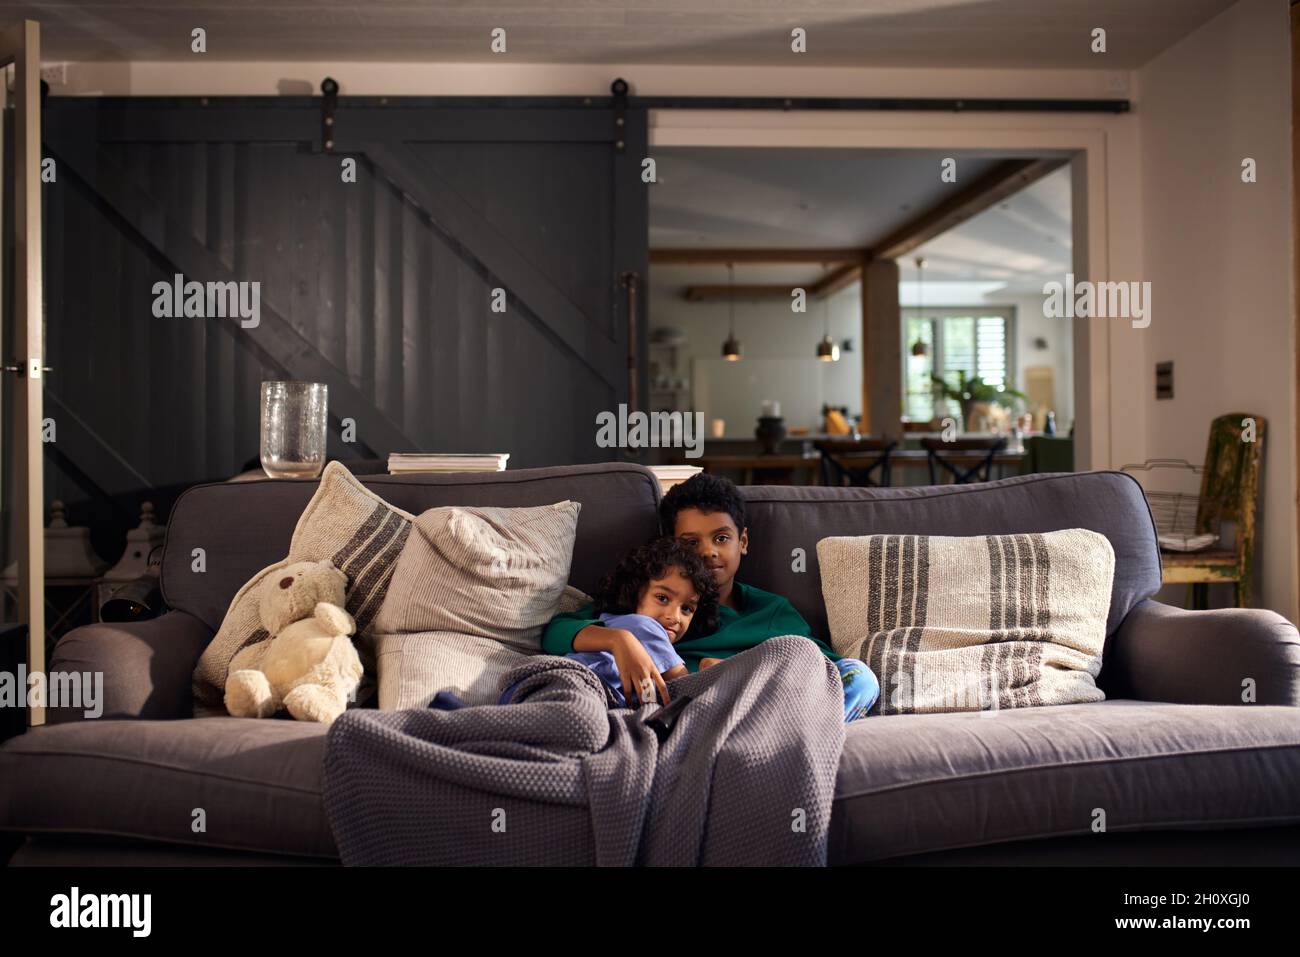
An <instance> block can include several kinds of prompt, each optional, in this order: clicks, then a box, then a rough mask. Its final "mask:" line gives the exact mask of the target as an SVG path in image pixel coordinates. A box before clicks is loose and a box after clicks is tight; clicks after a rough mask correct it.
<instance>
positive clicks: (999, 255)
mask: <svg viewBox="0 0 1300 957" xmlns="http://www.w3.org/2000/svg"><path fill="white" fill-rule="evenodd" d="M946 156H953V157H954V158H955V159H956V160H957V179H958V181H957V183H956V184H947V183H943V182H941V181H940V178H939V169H940V162H941V160H942V159H943V158H944V157H946ZM655 158H656V161H657V162H656V165H657V173H658V178H659V182H657V183H656V184H655V185H654V186H652V187H651V190H650V246H651V248H652V249H658V248H699V249H715V248H803V249H810V248H824V247H831V248H845V247H849V248H863V247H870V246H871V245H872V244H873V243H876V242H878V241H879V240H880V239H882V238H883V237H885V236H886V235H888V234H889V233H890V232H892V231H893V230H894V229H896V228H897V227H899V226H900V225H902V224H904V223H906V222H907V221H908V220H910V219H912V218H913V217H915V216H917V215H918V214H919V213H921V212H922V211H923V210H925V209H927V208H929V207H930V206H932V205H934V204H935V203H938V202H940V201H941V200H942V199H943V198H944V197H945V196H947V195H950V194H951V192H952V191H953V190H955V189H959V188H961V187H962V186H963V185H964V184H966V183H969V182H970V181H972V180H973V179H975V178H977V177H978V176H979V175H980V174H981V173H983V172H985V171H987V170H988V169H989V168H990V167H992V166H994V165H995V164H996V163H998V162H999V161H1001V160H1004V159H1011V158H1020V157H1012V156H1009V155H1007V154H997V155H990V154H988V153H987V152H973V151H953V150H945V151H937V150H850V149H844V150H822V149H806V148H793V149H687V148H674V149H660V150H656V151H655ZM918 255H921V256H924V257H925V259H926V269H925V278H926V286H927V288H929V287H930V286H931V284H932V283H942V282H963V283H970V282H986V283H997V284H998V285H999V286H1000V287H1001V286H1002V285H1003V284H1005V285H1006V287H1007V288H1010V289H1015V288H1026V289H1031V288H1034V287H1038V288H1041V285H1042V282H1043V281H1044V279H1045V278H1047V277H1050V276H1052V275H1056V276H1060V275H1061V274H1063V273H1064V272H1066V271H1067V270H1068V268H1069V259H1070V173H1069V169H1068V167H1062V168H1061V169H1060V170H1057V171H1056V172H1054V173H1052V174H1051V175H1049V176H1046V177H1044V178H1043V179H1041V180H1039V181H1037V182H1036V183H1034V184H1032V185H1031V186H1029V187H1028V188H1027V189H1024V190H1021V191H1020V192H1019V193H1016V194H1015V195H1014V196H1011V197H1008V198H1007V199H1006V200H1004V201H1003V202H1001V203H999V204H997V205H996V206H994V207H992V208H990V209H988V210H985V211H984V212H982V213H980V214H979V215H977V216H975V217H973V218H971V219H969V220H967V221H966V222H965V223H962V224H961V225H960V226H958V227H956V228H955V229H952V230H950V231H948V232H947V233H944V234H943V235H942V236H938V237H936V238H935V239H932V240H930V241H929V242H928V243H926V244H925V245H923V246H922V247H920V248H919V249H918V250H916V251H915V252H913V253H910V254H908V255H907V256H906V257H904V259H903V260H902V261H901V262H900V263H899V267H900V272H901V279H902V280H903V281H904V294H907V293H908V284H909V283H910V281H911V280H914V279H915V277H916V267H915V265H914V259H915V257H916V256H918ZM735 268H736V272H735V276H736V283H737V284H758V283H762V284H768V283H770V284H778V285H781V284H786V283H789V284H791V285H807V284H810V283H812V282H815V281H816V280H817V279H818V278H819V277H820V276H822V275H823V274H824V273H825V270H824V269H823V268H822V266H820V265H819V264H810V265H738V266H736V267H735ZM650 280H651V283H652V284H653V285H654V287H655V289H656V290H657V291H662V292H668V293H669V294H680V293H681V292H682V291H683V290H684V289H685V288H686V287H687V286H691V285H715V284H725V283H726V282H727V267H726V265H723V264H720V265H701V266H680V265H656V266H652V267H651V270H650ZM932 294H933V291H932ZM931 301H932V302H935V301H934V300H931ZM935 304H937V302H935Z"/></svg>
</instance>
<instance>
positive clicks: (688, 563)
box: [595, 537, 718, 636]
mask: <svg viewBox="0 0 1300 957" xmlns="http://www.w3.org/2000/svg"><path fill="white" fill-rule="evenodd" d="M672 568H676V569H677V570H678V571H680V572H681V573H682V576H683V577H684V578H685V579H686V580H687V581H688V582H690V583H691V585H692V586H693V587H694V588H695V592H696V594H698V595H699V596H700V600H699V602H698V604H697V605H696V607H695V614H694V615H693V616H692V617H691V624H690V627H689V628H688V629H687V632H688V633H689V634H690V635H692V636H694V635H701V634H703V635H707V634H710V633H711V632H713V631H715V630H716V629H717V627H718V586H717V584H716V583H715V582H714V581H713V575H712V574H711V573H710V572H709V569H708V567H707V566H706V565H705V564H704V560H703V559H702V558H700V556H699V555H698V554H696V552H695V549H693V548H691V547H690V546H688V545H684V544H683V543H682V542H680V541H678V540H677V539H675V538H669V537H664V538H657V539H655V540H654V541H653V542H650V543H649V544H648V545H641V546H639V547H637V548H634V549H632V551H630V552H628V553H627V554H626V555H624V556H623V557H622V559H620V560H619V563H618V564H617V565H616V566H615V567H614V570H613V571H612V572H610V573H609V574H608V575H606V576H605V577H604V578H603V579H601V582H600V585H599V586H598V587H597V588H596V596H595V608H596V614H597V615H603V614H606V613H608V614H611V615H630V614H633V613H634V612H635V611H636V608H637V604H638V603H639V602H640V600H641V592H642V590H643V589H644V588H645V587H646V586H647V585H648V584H650V582H652V581H654V580H656V579H659V578H663V577H664V576H665V575H667V574H668V571H669V569H672Z"/></svg>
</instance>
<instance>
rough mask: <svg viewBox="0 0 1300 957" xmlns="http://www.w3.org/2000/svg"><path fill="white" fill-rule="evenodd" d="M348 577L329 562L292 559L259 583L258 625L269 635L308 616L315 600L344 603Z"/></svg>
mask: <svg viewBox="0 0 1300 957" xmlns="http://www.w3.org/2000/svg"><path fill="white" fill-rule="evenodd" d="M347 586H348V577H347V576H346V575H345V574H343V572H341V571H339V570H338V569H337V568H335V567H334V565H333V564H332V563H330V562H327V561H326V562H294V563H293V564H292V565H286V566H285V567H284V568H281V569H279V570H277V571H275V572H272V573H271V574H270V575H268V576H267V579H266V581H265V582H263V584H262V594H261V602H260V608H259V610H260V613H261V618H262V626H263V627H264V628H266V630H267V631H268V632H270V633H271V634H272V635H276V634H279V632H280V631H281V630H282V629H284V628H285V627H287V626H288V625H291V624H293V623H294V622H295V621H301V620H302V619H303V618H307V617H308V616H310V615H311V614H312V613H313V612H314V611H315V609H316V604H317V602H322V601H323V602H328V603H330V604H332V605H338V606H339V607H340V608H342V607H344V606H345V605H346V603H347Z"/></svg>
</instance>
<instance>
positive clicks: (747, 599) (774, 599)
mask: <svg viewBox="0 0 1300 957" xmlns="http://www.w3.org/2000/svg"><path fill="white" fill-rule="evenodd" d="M732 588H734V589H735V592H736V603H737V605H739V606H740V607H739V608H732V607H731V606H730V605H722V606H721V607H719V608H718V630H717V631H715V632H713V634H711V635H700V636H698V637H689V636H688V637H686V638H683V639H682V640H681V641H679V642H677V644H675V645H674V646H673V647H674V648H675V649H676V651H677V653H678V654H679V655H681V656H682V660H683V661H685V662H686V670H687V671H699V670H700V660H701V659H702V658H730V657H731V656H732V655H735V654H739V653H740V652H742V651H746V650H748V649H750V648H753V647H754V646H755V645H757V644H759V643H760V642H763V641H766V640H767V639H768V638H775V637H777V636H778V635H803V636H804V637H805V638H807V639H808V640H809V641H811V642H812V643H813V644H815V645H816V646H817V650H818V651H820V652H821V653H822V654H823V655H825V656H826V657H827V658H829V659H830V660H831V661H839V660H840V656H839V655H837V654H836V653H835V652H833V651H832V650H831V649H830V647H829V646H828V645H827V644H826V643H825V642H824V641H820V640H818V639H817V638H814V637H813V634H812V629H811V628H809V627H808V622H806V621H804V620H803V615H801V614H799V612H797V611H795V607H794V605H792V604H790V602H789V601H787V600H786V599H784V598H782V597H781V596H780V595H774V594H772V593H771V592H769V591H763V589H761V588H755V587H754V586H753V585H742V584H741V583H740V582H735V583H734V584H733V585H732ZM599 624H600V619H599V618H597V617H596V615H595V609H594V608H593V607H592V606H591V605H590V604H586V605H583V606H582V607H581V608H579V609H578V610H577V611H573V612H566V613H565V614H562V615H556V616H555V617H554V618H552V619H551V621H550V623H549V624H548V625H547V626H546V631H545V632H543V634H542V650H543V651H544V652H546V653H547V654H548V655H567V654H569V653H571V652H572V651H573V639H574V638H576V637H577V636H578V632H580V631H582V629H584V628H586V627H587V626H588V625H599Z"/></svg>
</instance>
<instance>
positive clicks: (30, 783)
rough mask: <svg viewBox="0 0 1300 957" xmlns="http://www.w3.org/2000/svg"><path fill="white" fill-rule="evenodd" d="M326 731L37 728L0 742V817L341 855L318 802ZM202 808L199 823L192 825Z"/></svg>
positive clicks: (106, 725) (217, 725) (224, 723)
mask: <svg viewBox="0 0 1300 957" xmlns="http://www.w3.org/2000/svg"><path fill="white" fill-rule="evenodd" d="M327 730H328V726H327V725H323V724H317V723H316V722H314V721H290V720H276V719H267V720H261V721H259V720H256V719H253V718H230V717H221V718H195V719H190V720H184V721H80V722H76V723H72V724H60V725H53V726H46V727H41V728H33V729H32V730H30V731H29V732H28V733H27V734H23V735H20V736H19V737H17V738H12V739H10V740H9V741H7V742H6V743H5V745H4V747H3V748H0V781H4V782H7V783H8V785H9V786H6V787H0V822H3V824H4V827H5V828H7V829H12V830H20V831H24V832H27V833H39V834H99V835H112V836H116V837H123V838H134V839H144V840H150V841H165V842H170V843H174V844H187V845H194V846H199V847H204V848H221V849H226V850H241V851H269V852H275V853H280V854H296V855H304V856H308V857H315V858H336V857H337V856H338V852H337V850H335V847H334V838H333V837H332V835H331V834H330V829H329V824H328V823H327V821H326V820H325V808H324V804H323V803H322V801H321V787H322V773H323V768H324V755H325V732H326V731H327ZM17 782H22V784H21V786H15V785H16V784H17ZM198 808H201V809H203V810H204V811H205V812H206V821H205V824H206V831H200V832H196V831H195V830H194V828H193V825H194V821H195V820H196V818H195V813H194V812H195V810H196V809H198Z"/></svg>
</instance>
